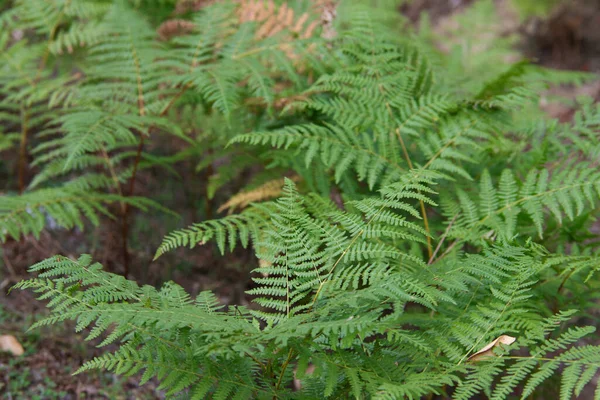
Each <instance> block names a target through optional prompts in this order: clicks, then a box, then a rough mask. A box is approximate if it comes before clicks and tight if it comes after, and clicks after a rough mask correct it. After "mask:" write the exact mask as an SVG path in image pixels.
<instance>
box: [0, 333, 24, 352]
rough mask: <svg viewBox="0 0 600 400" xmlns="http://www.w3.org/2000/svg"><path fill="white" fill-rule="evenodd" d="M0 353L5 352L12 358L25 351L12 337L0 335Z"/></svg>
mask: <svg viewBox="0 0 600 400" xmlns="http://www.w3.org/2000/svg"><path fill="white" fill-rule="evenodd" d="M0 351H6V352H9V353H11V354H12V355H14V356H20V355H22V354H23V353H24V352H25V350H23V346H21V343H19V341H18V340H17V338H15V337H14V336H13V335H0Z"/></svg>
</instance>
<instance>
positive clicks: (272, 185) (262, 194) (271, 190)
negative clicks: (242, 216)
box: [218, 175, 300, 212]
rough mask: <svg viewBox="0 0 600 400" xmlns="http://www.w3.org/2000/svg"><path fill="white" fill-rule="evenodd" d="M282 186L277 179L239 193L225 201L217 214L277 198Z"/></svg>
mask: <svg viewBox="0 0 600 400" xmlns="http://www.w3.org/2000/svg"><path fill="white" fill-rule="evenodd" d="M288 179H291V180H292V181H294V182H298V181H299V180H300V177H299V176H297V175H294V176H292V177H290V178H288ZM283 184H284V179H283V178H278V179H273V180H271V181H268V182H265V183H263V184H262V185H260V186H258V187H257V188H255V189H252V190H247V191H243V192H240V193H238V194H236V195H234V196H233V197H231V198H230V199H229V200H227V202H226V203H224V204H223V205H222V206H221V207H219V210H218V212H222V211H225V210H228V211H229V212H233V211H234V210H235V209H236V208H239V209H242V208H244V207H246V206H248V205H249V204H250V203H254V202H257V201H264V200H268V199H273V198H275V197H278V196H279V195H280V194H281V190H282V189H283Z"/></svg>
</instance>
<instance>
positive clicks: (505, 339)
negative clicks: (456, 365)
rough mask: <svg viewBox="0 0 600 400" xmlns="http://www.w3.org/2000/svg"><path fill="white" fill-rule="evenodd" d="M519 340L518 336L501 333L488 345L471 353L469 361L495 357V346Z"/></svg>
mask: <svg viewBox="0 0 600 400" xmlns="http://www.w3.org/2000/svg"><path fill="white" fill-rule="evenodd" d="M515 340H517V339H516V338H514V337H512V336H508V335H500V336H498V337H497V338H496V339H494V340H493V341H491V342H490V343H489V344H488V345H487V346H485V347H484V348H482V349H481V350H479V351H478V352H477V353H475V354H473V355H471V357H469V361H480V360H482V359H484V358H487V357H494V355H495V354H494V348H495V347H499V346H502V345H503V344H505V345H509V344H513V343H514V342H515Z"/></svg>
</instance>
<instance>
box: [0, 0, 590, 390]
mask: <svg viewBox="0 0 600 400" xmlns="http://www.w3.org/2000/svg"><path fill="white" fill-rule="evenodd" d="M42 3H43V4H42ZM184 3H185V2H170V1H165V2H162V1H161V2H150V1H134V2H114V3H110V2H103V1H91V0H90V1H83V2H68V1H64V2H63V1H58V2H54V3H52V4H50V3H45V2H38V1H33V2H31V3H29V2H25V1H16V2H14V5H11V6H10V7H7V11H6V12H5V13H4V14H3V15H2V17H1V18H0V23H1V24H3V26H4V27H7V28H9V29H24V30H25V31H27V32H28V36H27V40H25V39H22V40H18V39H15V38H11V37H10V36H9V35H8V34H6V33H3V34H1V35H0V39H1V41H0V44H1V45H2V48H3V50H5V51H4V52H3V57H4V59H5V63H4V64H3V67H2V68H3V71H4V72H5V73H4V74H2V75H1V77H0V119H1V120H2V123H3V128H2V133H1V135H0V150H2V149H4V150H11V149H14V147H15V146H16V145H17V144H18V146H19V151H18V152H15V153H16V155H17V157H14V158H15V160H13V164H15V165H16V167H15V168H14V169H15V171H16V172H17V173H16V174H15V175H16V176H17V177H18V179H17V181H18V184H16V185H15V184H11V187H10V188H9V193H7V194H5V195H3V196H2V197H0V238H1V239H2V241H6V240H8V239H9V238H13V239H15V240H20V238H21V237H22V236H23V235H29V234H33V235H34V236H38V235H40V233H41V232H42V231H43V230H44V229H49V230H54V229H57V228H58V227H62V228H66V229H72V228H77V229H84V228H86V227H89V226H90V225H94V226H96V225H99V224H100V223H101V222H102V221H103V218H104V217H109V218H110V217H113V215H112V214H111V212H112V213H114V211H115V210H117V211H120V213H119V215H118V217H119V218H120V219H121V221H120V222H121V224H122V227H123V229H124V233H123V237H122V240H123V242H124V250H125V253H126V254H127V238H128V230H127V229H128V226H129V224H128V221H129V219H130V218H129V217H130V214H129V213H128V211H129V208H131V207H136V208H139V209H141V210H142V211H149V210H150V209H160V210H161V211H166V210H165V208H164V207H163V205H162V204H161V205H159V204H157V202H156V201H153V200H152V199H150V198H146V197H137V196H135V193H136V191H135V183H136V181H137V180H139V177H140V173H141V172H140V171H144V170H145V169H150V168H161V169H164V170H165V171H167V172H169V173H172V174H173V175H169V176H175V177H177V176H178V174H177V172H178V171H179V169H177V168H186V167H190V168H191V169H192V170H193V169H194V168H195V171H196V172H199V173H200V172H201V173H202V175H203V178H202V180H200V179H199V180H198V182H195V181H194V182H191V181H189V180H187V179H186V181H183V180H181V181H177V182H175V181H174V182H172V184H173V185H180V187H182V188H183V189H186V190H191V189H196V186H197V187H198V190H197V191H196V190H195V191H194V192H193V193H192V196H191V197H193V198H194V201H196V200H200V201H202V202H205V203H206V204H208V205H209V206H212V205H217V204H220V205H221V206H220V207H219V208H218V211H217V212H223V211H227V212H228V214H227V215H225V216H218V217H214V216H213V217H210V218H209V217H208V214H210V213H209V212H208V211H207V212H206V213H204V214H199V215H201V219H200V220H199V222H196V223H192V224H191V225H189V226H188V227H187V228H182V229H177V230H175V231H172V232H171V233H169V234H167V235H166V236H165V237H164V239H163V241H162V243H161V244H160V245H159V246H158V249H157V250H156V252H155V255H154V258H155V259H157V258H159V257H161V256H163V255H164V254H166V253H167V252H170V251H174V250H175V249H177V248H179V247H183V246H186V247H190V248H195V247H196V246H199V245H205V244H208V243H209V242H210V241H214V242H216V247H217V248H218V249H219V250H220V252H221V254H224V253H225V252H226V251H234V250H235V249H236V247H237V246H238V243H239V244H241V246H242V247H243V248H245V249H247V250H246V251H248V252H253V253H254V254H255V255H256V259H257V260H258V261H257V264H258V266H257V267H252V265H255V264H252V263H250V268H254V269H253V270H252V271H251V272H249V273H250V276H251V282H249V285H248V290H247V292H246V293H247V295H248V299H249V305H248V306H247V307H245V306H237V305H232V306H229V307H224V306H222V305H221V303H220V300H219V298H218V297H217V296H216V295H215V294H213V293H211V292H201V293H200V294H199V295H198V296H196V297H193V296H190V295H189V294H188V293H186V291H185V290H184V289H183V288H182V287H180V286H178V285H176V284H175V283H172V282H167V283H165V284H163V286H162V287H161V288H159V289H157V288H155V287H153V286H149V285H142V284H139V283H137V282H134V281H131V280H127V279H126V277H123V276H119V275H115V274H112V273H108V272H105V271H103V270H102V266H101V265H100V264H99V263H95V262H93V261H92V257H91V256H88V255H83V256H81V257H79V258H78V259H71V258H68V257H65V256H55V257H52V258H49V259H47V260H44V261H42V262H40V263H37V264H35V265H33V266H32V267H31V268H30V271H31V273H32V274H35V276H33V277H31V279H28V280H24V281H21V282H19V283H17V285H16V286H15V287H16V288H18V289H28V290H32V291H34V292H35V293H36V294H37V295H38V297H39V298H40V299H41V300H44V301H46V302H47V307H48V308H49V310H50V311H49V314H48V315H47V316H46V317H45V318H43V319H42V320H40V321H38V322H36V323H35V324H34V326H33V327H34V328H36V327H41V326H45V325H49V324H57V323H62V322H64V321H67V320H73V321H75V329H76V331H78V332H84V333H85V334H86V338H87V340H92V339H100V346H108V345H110V347H107V348H106V349H107V350H106V351H105V352H104V353H103V354H102V355H100V356H98V357H97V358H94V359H92V360H89V361H87V362H86V363H84V364H83V365H82V366H81V368H80V369H79V370H78V371H77V373H85V372H87V371H89V370H94V369H102V370H108V371H112V372H114V373H116V374H121V375H125V376H132V375H139V377H140V382H141V383H145V382H147V381H149V380H151V379H156V380H158V381H159V382H160V389H161V390H164V392H165V393H166V395H167V396H168V397H175V396H177V395H181V396H184V397H186V398H188V397H189V398H192V399H201V398H215V399H228V398H238V399H244V398H290V399H294V398H323V397H325V398H339V399H342V398H351V397H355V398H381V399H401V398H402V399H403V398H409V399H417V398H426V397H433V396H439V397H444V398H448V397H452V398H457V399H469V398H474V397H489V398H492V399H504V398H509V397H512V396H514V395H518V396H522V397H524V398H525V397H529V396H533V397H536V396H537V397H540V398H541V397H543V391H544V390H545V389H546V387H547V386H548V383H547V382H548V381H549V379H550V377H551V376H554V375H558V374H560V376H561V385H560V394H559V396H560V397H561V398H563V399H567V398H571V397H572V396H573V395H575V396H579V395H581V393H583V390H584V389H586V388H587V386H588V385H590V386H591V385H593V384H594V382H595V381H594V378H595V376H596V375H597V373H598V370H599V367H600V360H599V357H598V354H599V350H600V348H599V347H598V346H595V345H592V344H586V343H589V342H585V341H586V340H588V339H586V337H590V336H591V335H592V333H593V332H594V329H595V327H594V326H582V323H586V322H587V323H589V318H587V319H584V317H589V316H593V315H594V313H595V312H596V310H597V294H596V293H597V289H598V286H599V285H598V276H597V274H596V272H597V271H598V265H597V264H598V254H599V247H598V240H597V237H596V236H597V235H596V234H595V233H594V231H593V230H592V229H591V227H592V225H593V224H594V221H595V220H596V218H597V210H598V202H599V197H600V174H599V173H598V168H597V167H598V160H597V158H598V157H597V156H598V145H597V144H598V143H597V128H598V126H599V122H598V109H597V107H596V106H595V105H594V104H593V103H592V102H591V101H589V100H587V101H586V100H584V101H581V102H579V103H578V107H579V110H580V111H579V112H578V113H577V114H575V117H574V120H573V122H569V123H561V122H558V121H552V120H548V119H544V118H545V117H543V113H542V110H541V108H540V107H539V102H538V99H539V95H540V91H541V90H543V89H544V88H546V87H547V86H548V85H549V84H556V83H562V82H570V83H579V82H581V81H583V80H584V79H586V78H587V76H585V75H583V74H571V73H564V72H554V71H548V70H545V69H542V68H539V67H534V66H531V65H528V64H527V63H526V62H516V63H514V64H510V65H507V64H505V63H501V62H500V61H499V60H501V59H503V58H504V57H505V56H506V55H509V54H512V50H511V49H510V48H509V47H508V44H509V43H510V41H511V39H510V38H508V39H507V40H506V41H505V40H503V39H498V41H496V42H490V43H487V42H486V43H483V48H487V49H492V48H494V46H495V45H497V50H498V51H494V52H491V50H490V51H489V52H487V51H486V53H484V54H477V53H475V52H473V51H471V50H472V48H471V50H469V48H468V46H467V47H465V49H466V50H467V53H463V52H462V50H460V51H459V49H456V48H455V49H454V50H452V51H451V53H450V54H449V55H444V54H442V53H440V52H438V51H437V50H436V49H435V43H432V42H427V41H426V40H428V39H426V36H427V34H426V33H425V32H424V33H422V34H421V35H418V36H411V39H410V40H407V37H408V36H407V35H400V34H398V32H397V31H396V30H395V28H394V27H395V26H399V23H400V22H399V20H398V19H397V18H396V17H394V16H395V15H397V13H396V11H395V10H394V11H393V12H392V11H390V10H391V9H385V8H383V6H382V5H381V4H380V6H381V8H380V9H378V10H373V9H372V8H369V7H368V6H366V5H365V4H363V3H371V2H342V3H340V4H338V5H332V4H328V3H327V4H325V3H323V4H320V6H319V7H313V8H311V7H310V4H309V2H298V3H296V4H293V5H292V4H291V3H286V2H269V1H236V2H228V1H223V2H214V4H210V5H206V4H204V3H202V4H201V6H200V5H198V4H195V5H194V4H191V3H185V4H184ZM351 3H352V4H351ZM359 3H360V4H359ZM378 3H379V2H378ZM390 4H391V3H390ZM493 7H494V6H493V4H492V2H489V1H483V2H480V3H477V4H476V5H475V6H474V8H470V9H468V10H467V14H466V16H463V18H464V21H466V22H465V23H464V26H466V27H467V29H469V26H470V25H469V24H468V21H469V19H473V18H472V16H473V15H484V16H487V17H489V16H490V15H491V16H493V13H492V11H493ZM195 8H197V9H195ZM182 10H183V11H182ZM382 10H383V11H382ZM23 11H27V13H26V14H21V15H24V16H23V17H19V13H21V12H23ZM488 11H489V13H488ZM318 14H320V15H318ZM382 14H383V15H382ZM488 14H489V15H488ZM450 39H451V38H450ZM471 39H472V40H475V39H477V38H472V37H471V36H469V40H471ZM437 40H440V39H439V38H438V39H437ZM442 42H443V41H442ZM442 44H444V43H442ZM446 44H448V43H446ZM482 55H485V56H487V57H488V58H491V59H492V60H494V62H493V63H490V61H489V59H488V60H487V62H484V60H483V58H482V57H481V56H482ZM458 61H460V62H458ZM463 61H464V62H463ZM496 61H497V62H496ZM74 71H76V72H74ZM5 154H8V152H6V153H5ZM30 158H31V160H30ZM29 161H31V163H30V162H29ZM175 167H177V168H175ZM184 176H186V178H187V175H184ZM286 176H287V177H292V178H284V177H286ZM170 187H172V186H171V182H169V188H170ZM166 190H167V189H165V191H166ZM16 191H18V192H19V194H16V193H13V192H16ZM198 193H200V195H201V196H204V198H203V199H198V198H197V196H196V194H198ZM155 195H156V196H157V197H156V198H161V199H163V198H165V197H166V195H170V193H166V194H165V193H155V194H154V193H153V194H152V197H153V196H155ZM159 196H160V197H159ZM116 206H120V207H116ZM207 209H210V207H207ZM215 209H217V207H215ZM236 212H237V213H236ZM161 261H163V260H162V259H161ZM127 263H128V258H127V257H125V258H124V265H125V275H127V272H128V269H127V265H128V264H127ZM241 283H242V284H243V283H244V282H241ZM502 338H504V339H506V338H509V339H510V340H508V341H506V340H500V339H502ZM506 343H511V344H506ZM292 388H294V389H292ZM595 390H596V395H597V396H598V393H600V392H599V390H598V389H597V388H596V389H595Z"/></svg>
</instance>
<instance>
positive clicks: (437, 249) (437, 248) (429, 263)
mask: <svg viewBox="0 0 600 400" xmlns="http://www.w3.org/2000/svg"><path fill="white" fill-rule="evenodd" d="M458 214H459V213H456V215H454V218H452V221H450V224H448V227H447V228H446V230H445V231H444V234H443V235H442V239H441V240H440V242H439V243H438V245H437V246H436V248H435V251H434V252H433V255H432V256H431V257H430V258H429V261H428V262H427V265H431V264H433V260H434V259H435V256H436V255H437V253H438V251H440V248H441V247H442V244H444V240H446V236H448V233H449V232H450V229H451V228H452V225H454V221H456V218H457V217H458Z"/></svg>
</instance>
